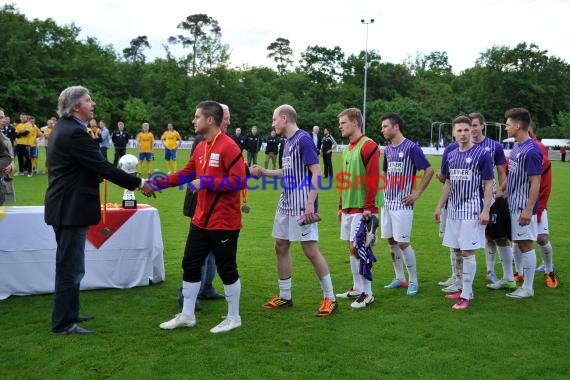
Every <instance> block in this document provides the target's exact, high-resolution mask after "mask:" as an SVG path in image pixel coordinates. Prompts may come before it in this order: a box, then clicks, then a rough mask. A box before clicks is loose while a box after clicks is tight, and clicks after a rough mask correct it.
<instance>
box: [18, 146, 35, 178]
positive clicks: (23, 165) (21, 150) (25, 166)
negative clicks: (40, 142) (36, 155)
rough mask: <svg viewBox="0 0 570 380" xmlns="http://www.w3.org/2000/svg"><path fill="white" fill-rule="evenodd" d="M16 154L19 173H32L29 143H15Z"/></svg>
mask: <svg viewBox="0 0 570 380" xmlns="http://www.w3.org/2000/svg"><path fill="white" fill-rule="evenodd" d="M16 155H17V156H18V167H19V169H20V170H19V171H20V173H24V172H28V173H30V174H31V173H32V160H31V159H30V146H29V145H22V144H18V145H16Z"/></svg>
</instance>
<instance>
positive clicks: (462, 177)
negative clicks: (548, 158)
mask: <svg viewBox="0 0 570 380" xmlns="http://www.w3.org/2000/svg"><path fill="white" fill-rule="evenodd" d="M442 172H443V173H444V175H445V177H446V178H447V179H448V180H449V184H450V188H449V198H448V200H447V217H448V218H449V219H455V220H473V219H478V218H479V214H480V213H481V210H482V209H483V198H484V187H483V181H486V180H491V179H493V178H494V175H493V161H492V159H491V155H490V154H489V153H488V152H486V151H485V149H483V148H482V147H481V146H479V145H473V146H472V147H471V148H470V149H469V150H466V151H465V152H462V151H460V150H459V148H457V149H455V150H453V151H451V152H449V154H448V156H447V161H446V162H445V163H444V165H443V168H442Z"/></svg>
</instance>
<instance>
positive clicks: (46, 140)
mask: <svg viewBox="0 0 570 380" xmlns="http://www.w3.org/2000/svg"><path fill="white" fill-rule="evenodd" d="M55 122H56V119H55V118H53V117H52V118H51V119H49V120H48V122H47V125H46V129H44V147H45V149H46V162H45V165H44V166H45V172H46V174H47V172H48V170H49V166H48V160H47V155H48V149H49V139H50V137H51V134H52V132H53V127H54V125H55Z"/></svg>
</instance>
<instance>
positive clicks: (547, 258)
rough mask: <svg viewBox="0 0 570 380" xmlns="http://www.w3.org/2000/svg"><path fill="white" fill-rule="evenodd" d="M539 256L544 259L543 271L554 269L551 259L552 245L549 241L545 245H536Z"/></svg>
mask: <svg viewBox="0 0 570 380" xmlns="http://www.w3.org/2000/svg"><path fill="white" fill-rule="evenodd" d="M538 251H539V252H540V257H542V261H544V273H552V272H553V271H554V261H553V260H552V245H551V244H550V242H548V243H546V244H545V245H540V244H539V245H538Z"/></svg>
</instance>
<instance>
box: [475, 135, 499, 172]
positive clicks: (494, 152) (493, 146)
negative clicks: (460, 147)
mask: <svg viewBox="0 0 570 380" xmlns="http://www.w3.org/2000/svg"><path fill="white" fill-rule="evenodd" d="M474 144H475V145H478V146H480V147H482V148H483V149H485V150H486V151H487V153H489V154H490V155H491V158H492V159H493V165H495V166H499V165H504V164H505V162H507V159H506V158H505V151H504V150H503V147H502V146H501V144H499V143H498V142H497V141H495V140H493V139H490V138H488V137H485V138H484V139H483V140H482V141H481V142H474Z"/></svg>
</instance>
